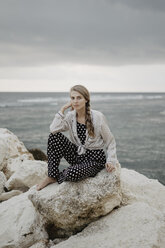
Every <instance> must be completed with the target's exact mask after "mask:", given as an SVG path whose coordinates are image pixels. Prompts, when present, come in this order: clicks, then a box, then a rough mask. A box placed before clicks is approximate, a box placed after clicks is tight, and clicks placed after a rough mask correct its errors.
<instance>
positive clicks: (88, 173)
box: [47, 122, 106, 184]
mask: <svg viewBox="0 0 165 248" xmlns="http://www.w3.org/2000/svg"><path fill="white" fill-rule="evenodd" d="M77 135H78V137H79V139H80V141H81V143H82V144H84V143H85V139H86V125H85V124H82V123H79V122H77ZM77 150H78V146H77V145H75V144H73V143H72V142H71V141H70V140H69V139H68V138H67V137H66V136H65V135H63V134H62V133H61V132H58V133H55V134H52V133H50V135H49V138H48V146H47V155H48V176H49V177H53V178H56V179H57V182H58V183H59V184H60V183H62V182H63V181H74V182H76V181H79V180H82V179H84V178H87V177H94V176H96V174H97V173H98V172H99V171H101V170H102V169H103V168H105V163H106V155H105V152H104V150H103V149H99V150H89V149H87V150H86V152H85V154H81V155H79V154H78V153H77ZM62 157H64V158H65V159H66V161H67V162H68V163H69V164H70V166H69V167H67V168H66V169H64V170H63V171H62V172H59V168H58V167H59V165H60V161H61V158H62Z"/></svg>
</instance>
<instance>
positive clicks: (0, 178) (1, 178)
mask: <svg viewBox="0 0 165 248" xmlns="http://www.w3.org/2000/svg"><path fill="white" fill-rule="evenodd" d="M6 181H7V179H6V177H5V174H4V173H3V172H2V171H0V195H1V194H2V193H3V192H5V190H4V186H5V183H6Z"/></svg>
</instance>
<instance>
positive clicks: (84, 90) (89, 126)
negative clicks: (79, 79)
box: [70, 84, 95, 137]
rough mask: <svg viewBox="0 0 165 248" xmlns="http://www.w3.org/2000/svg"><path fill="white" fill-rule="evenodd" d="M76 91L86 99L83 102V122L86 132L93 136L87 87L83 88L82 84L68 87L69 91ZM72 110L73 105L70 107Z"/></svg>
mask: <svg viewBox="0 0 165 248" xmlns="http://www.w3.org/2000/svg"><path fill="white" fill-rule="evenodd" d="M73 90H74V91H77V92H79V93H80V94H81V95H83V97H84V98H85V100H86V101H87V102H86V103H85V105H86V106H85V124H86V127H87V130H88V134H89V136H92V137H95V133H94V126H93V123H92V120H91V113H90V94H89V91H88V90H87V88H85V87H84V86H83V85H80V84H78V85H75V86H73V87H71V89H70V93H71V91H73ZM72 110H73V107H72Z"/></svg>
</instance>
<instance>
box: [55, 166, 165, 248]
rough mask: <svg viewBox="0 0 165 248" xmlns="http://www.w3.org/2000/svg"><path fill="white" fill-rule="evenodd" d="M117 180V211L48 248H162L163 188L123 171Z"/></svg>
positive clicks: (164, 227)
mask: <svg viewBox="0 0 165 248" xmlns="http://www.w3.org/2000/svg"><path fill="white" fill-rule="evenodd" d="M120 178H121V189H122V203H121V205H120V206H119V208H117V209H114V210H113V211H112V212H110V213H109V214H108V215H106V216H105V217H102V218H100V219H99V220H97V221H94V222H92V223H90V224H89V225H88V227H86V228H85V229H84V230H83V231H81V232H80V233H78V234H76V235H74V236H71V237H70V238H69V239H68V240H67V241H63V242H61V243H60V244H58V245H56V246H52V247H51V248H55V247H56V248H60V247H61V248H65V247H72V248H84V247H86V248H91V247H95V248H105V247H107V248H119V247H120V248H130V247H131V248H138V247H145V248H151V247H159V248H164V247H165V235H164V234H165V208H164V206H165V186H163V185H162V184H161V183H159V182H158V180H154V179H149V178H147V177H146V176H144V175H142V174H140V173H138V172H136V171H134V170H129V169H126V168H122V169H121V177H120Z"/></svg>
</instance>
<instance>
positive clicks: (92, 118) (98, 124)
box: [37, 85, 118, 190]
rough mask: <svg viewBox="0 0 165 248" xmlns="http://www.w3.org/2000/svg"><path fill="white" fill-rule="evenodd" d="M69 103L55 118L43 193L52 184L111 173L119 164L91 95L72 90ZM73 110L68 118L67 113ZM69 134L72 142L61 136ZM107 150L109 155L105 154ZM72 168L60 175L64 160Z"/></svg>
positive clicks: (86, 92)
mask: <svg viewBox="0 0 165 248" xmlns="http://www.w3.org/2000/svg"><path fill="white" fill-rule="evenodd" d="M70 99H71V100H70V101H69V102H68V103H67V104H65V105H64V106H63V107H62V108H61V110H60V111H59V112H58V113H56V114H55V117H54V119H53V122H52V123H51V125H50V134H49V138H48V146H47V155H48V177H47V178H46V179H45V180H44V181H43V182H42V183H41V184H39V185H38V184H37V190H41V189H42V188H44V187H45V186H47V185H48V184H50V183H54V182H57V183H59V184H60V183H62V182H64V181H79V180H82V179H84V178H87V177H94V176H96V174H97V173H98V172H99V171H101V170H102V169H103V168H106V170H107V172H112V171H113V170H115V168H116V164H117V163H118V160H117V156H116V142H115V139H114V136H113V135H112V133H111V131H110V129H109V127H108V124H107V120H106V118H105V116H104V115H103V114H102V113H101V112H100V111H97V110H93V109H91V108H90V94H89V91H88V90H87V89H86V88H85V87H84V86H82V85H75V86H73V87H72V88H71V89H70ZM69 107H71V111H69V112H68V113H67V114H66V115H65V114H64V112H65V110H66V109H68V108H69ZM67 130H69V134H70V140H69V139H68V138H67V137H66V136H65V135H63V134H62V132H64V131H67ZM104 146H106V151H107V155H108V156H107V158H106V154H105V152H104V150H103V148H104ZM62 157H64V158H65V159H66V160H67V162H68V163H69V164H70V166H69V167H68V168H66V169H64V170H63V171H62V172H59V169H58V167H59V164H60V160H61V158H62Z"/></svg>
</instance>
